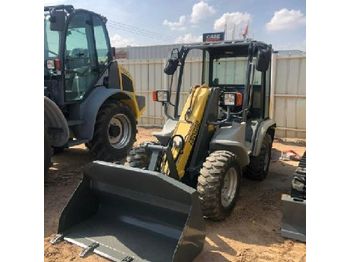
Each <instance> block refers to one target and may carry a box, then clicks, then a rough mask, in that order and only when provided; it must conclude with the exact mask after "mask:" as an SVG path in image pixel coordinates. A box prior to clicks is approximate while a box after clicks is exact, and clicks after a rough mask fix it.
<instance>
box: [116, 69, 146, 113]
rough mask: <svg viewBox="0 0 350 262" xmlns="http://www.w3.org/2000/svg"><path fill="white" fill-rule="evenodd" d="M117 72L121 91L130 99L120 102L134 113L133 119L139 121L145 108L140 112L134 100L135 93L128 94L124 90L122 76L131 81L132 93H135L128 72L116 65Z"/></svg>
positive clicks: (132, 81)
mask: <svg viewBox="0 0 350 262" xmlns="http://www.w3.org/2000/svg"><path fill="white" fill-rule="evenodd" d="M118 70H119V80H120V86H121V89H122V90H123V91H124V93H125V94H127V95H128V96H129V97H130V99H126V100H121V102H123V103H124V104H126V105H127V106H129V107H130V108H131V110H132V111H133V112H134V114H135V118H136V119H139V118H140V117H141V116H142V114H143V113H144V111H145V109H146V107H144V108H143V109H142V110H140V109H139V106H138V104H137V99H136V94H135V92H129V91H126V90H124V84H123V80H122V75H125V76H127V77H128V78H129V79H130V80H131V83H132V86H133V87H134V91H135V85H134V80H133V78H132V76H131V74H130V73H129V71H128V70H126V69H125V68H124V67H123V66H122V65H120V64H118Z"/></svg>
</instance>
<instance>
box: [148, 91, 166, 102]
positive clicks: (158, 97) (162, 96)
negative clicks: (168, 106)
mask: <svg viewBox="0 0 350 262" xmlns="http://www.w3.org/2000/svg"><path fill="white" fill-rule="evenodd" d="M152 100H153V101H155V102H169V91H168V90H156V91H153V92H152Z"/></svg>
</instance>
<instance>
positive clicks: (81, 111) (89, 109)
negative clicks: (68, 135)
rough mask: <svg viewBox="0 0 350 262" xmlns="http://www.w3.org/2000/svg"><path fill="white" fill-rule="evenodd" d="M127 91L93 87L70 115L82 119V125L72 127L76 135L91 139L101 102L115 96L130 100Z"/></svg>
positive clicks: (119, 98)
mask: <svg viewBox="0 0 350 262" xmlns="http://www.w3.org/2000/svg"><path fill="white" fill-rule="evenodd" d="M127 93H128V92H124V91H122V90H120V89H111V88H106V87H104V86H100V87H97V88H95V89H93V90H92V91H91V93H90V95H89V96H88V97H87V98H86V99H85V100H84V101H83V102H82V103H81V104H77V105H75V106H74V109H73V112H72V117H73V118H74V119H81V120H83V121H84V123H83V124H82V125H79V126H77V127H74V133H75V134H76V136H77V137H79V138H81V139H87V140H91V139H92V137H93V134H94V128H95V122H96V117H97V114H98V111H99V110H100V107H101V106H102V104H103V103H104V102H105V101H106V100H107V99H108V98H110V97H115V98H116V99H118V100H132V99H133V97H131V96H130V95H129V94H127ZM136 117H137V115H136Z"/></svg>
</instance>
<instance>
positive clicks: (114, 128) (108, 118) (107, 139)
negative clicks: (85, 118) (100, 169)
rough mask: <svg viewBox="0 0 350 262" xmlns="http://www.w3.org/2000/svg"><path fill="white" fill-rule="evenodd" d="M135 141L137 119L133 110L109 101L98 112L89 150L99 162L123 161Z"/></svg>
mask: <svg viewBox="0 0 350 262" xmlns="http://www.w3.org/2000/svg"><path fill="white" fill-rule="evenodd" d="M135 140H136V119H135V116H134V114H133V112H132V111H131V109H130V108H129V107H127V106H126V105H124V104H122V103H120V102H118V101H109V102H107V103H105V104H104V105H103V106H102V107H101V109H100V111H99V112H98V115H97V119H96V124H95V131H94V136H93V139H92V140H91V142H89V146H88V148H90V150H91V152H92V153H93V154H94V155H95V158H96V159H98V160H104V161H115V160H121V159H123V158H125V157H126V155H127V153H128V151H129V150H130V148H131V147H132V145H133V144H134V142H135Z"/></svg>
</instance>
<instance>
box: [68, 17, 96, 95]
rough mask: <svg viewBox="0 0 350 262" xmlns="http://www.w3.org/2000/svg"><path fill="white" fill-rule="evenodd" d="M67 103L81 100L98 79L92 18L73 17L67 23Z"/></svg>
mask: <svg viewBox="0 0 350 262" xmlns="http://www.w3.org/2000/svg"><path fill="white" fill-rule="evenodd" d="M64 67H65V70H64V81H65V100H66V102H74V101H80V100H82V99H83V98H84V96H85V94H86V93H87V92H88V91H89V90H90V89H92V88H93V87H94V85H95V83H96V81H97V78H98V76H99V67H98V61H97V54H96V47H95V41H94V34H93V23H92V16H91V14H90V13H88V12H79V11H78V12H76V13H75V14H72V16H71V17H70V20H69V22H68V28H67V31H66V37H65V50H64Z"/></svg>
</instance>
